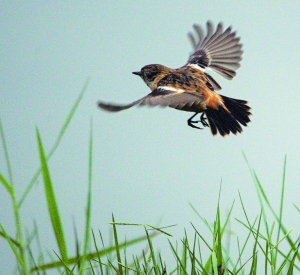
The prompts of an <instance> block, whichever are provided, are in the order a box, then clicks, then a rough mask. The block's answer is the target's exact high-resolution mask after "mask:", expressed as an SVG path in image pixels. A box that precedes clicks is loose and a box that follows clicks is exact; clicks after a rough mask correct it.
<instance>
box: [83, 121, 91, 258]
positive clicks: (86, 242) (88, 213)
mask: <svg viewBox="0 0 300 275" xmlns="http://www.w3.org/2000/svg"><path fill="white" fill-rule="evenodd" d="M92 162H93V123H92V121H91V129H90V141H89V160H88V163H89V166H88V195H87V207H86V214H85V216H86V222H85V238H84V250H83V256H85V255H87V251H88V248H89V239H90V230H91V228H90V227H91V211H92Z"/></svg>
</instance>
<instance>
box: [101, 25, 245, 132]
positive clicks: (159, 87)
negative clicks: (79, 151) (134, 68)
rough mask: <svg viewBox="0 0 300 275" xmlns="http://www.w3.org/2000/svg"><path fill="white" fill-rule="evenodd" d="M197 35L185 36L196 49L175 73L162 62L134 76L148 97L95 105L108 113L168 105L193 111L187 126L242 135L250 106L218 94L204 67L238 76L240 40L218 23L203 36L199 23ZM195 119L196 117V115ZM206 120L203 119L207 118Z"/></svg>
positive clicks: (224, 74)
mask: <svg viewBox="0 0 300 275" xmlns="http://www.w3.org/2000/svg"><path fill="white" fill-rule="evenodd" d="M193 27H194V30H195V34H193V33H189V34H188V36H189V39H190V41H191V43H192V46H193V48H194V52H193V53H192V54H191V55H190V57H189V59H188V61H187V63H186V64H185V65H184V66H183V67H180V68H178V69H172V68H168V67H166V66H164V65H160V64H150V65H146V66H144V67H143V68H142V69H141V70H140V71H138V72H133V74H135V75H138V76H140V77H141V78H142V79H143V81H144V82H145V83H146V84H147V86H148V87H149V88H150V89H151V93H149V94H148V95H146V96H144V97H142V98H141V99H139V100H136V101H134V102H132V103H130V104H126V105H119V104H110V103H103V102H101V101H99V102H98V106H99V107H100V108H102V109H104V110H107V111H110V112H119V111H122V110H126V109H128V108H131V107H132V106H142V105H148V106H158V105H160V106H168V107H171V108H174V109H177V110H181V111H187V112H194V113H195V114H193V116H191V117H190V118H189V119H188V120H187V123H188V125H189V126H191V127H193V128H196V129H203V128H201V127H199V126H197V125H199V124H198V123H201V124H202V126H203V127H210V130H211V133H212V134H213V135H216V134H217V133H218V132H219V133H220V135H221V136H226V135H228V134H230V133H233V134H237V133H241V132H242V127H241V125H243V126H247V123H249V122H250V118H249V116H250V115H251V113H250V109H251V108H250V107H249V106H248V105H247V101H245V100H240V99H234V98H230V97H226V96H223V95H220V94H218V93H217V92H216V91H218V90H220V89H221V86H220V85H219V84H218V82H217V81H216V80H215V79H214V78H213V77H212V76H211V75H210V74H209V73H208V72H207V70H208V69H210V70H212V71H214V72H216V73H218V74H220V75H221V76H222V77H224V78H226V79H229V80H231V79H232V78H233V77H234V76H235V75H236V72H235V71H236V70H237V69H238V68H239V67H240V61H241V60H242V54H243V51H242V44H240V38H239V37H236V32H233V31H232V30H231V27H228V28H227V29H225V30H223V24H222V23H219V24H218V25H217V28H216V30H215V31H214V28H213V25H212V23H211V22H209V21H208V22H207V23H206V28H207V31H206V35H204V32H203V30H202V28H201V27H200V26H199V25H194V26H193ZM197 115H199V119H198V120H197V119H195V117H196V116H197ZM205 116H206V117H205Z"/></svg>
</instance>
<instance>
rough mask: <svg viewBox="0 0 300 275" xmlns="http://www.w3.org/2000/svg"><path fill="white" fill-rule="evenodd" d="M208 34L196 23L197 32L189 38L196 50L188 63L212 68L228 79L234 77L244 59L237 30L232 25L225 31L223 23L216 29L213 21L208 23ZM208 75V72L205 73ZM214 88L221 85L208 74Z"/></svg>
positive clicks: (201, 67) (203, 68) (202, 68)
mask: <svg viewBox="0 0 300 275" xmlns="http://www.w3.org/2000/svg"><path fill="white" fill-rule="evenodd" d="M206 27H207V34H206V36H204V32H203V30H202V28H201V27H200V26H198V25H194V29H195V31H196V34H195V35H194V34H192V33H189V34H188V35H189V38H190V40H191V43H192V45H193V48H194V50H195V52H194V53H193V54H192V55H191V56H190V57H189V60H188V62H187V65H195V66H193V67H199V69H200V70H202V71H203V70H205V69H206V68H210V69H212V70H213V71H215V72H217V73H218V74H220V75H221V76H223V77H225V78H226V79H232V78H233V77H234V76H235V75H236V72H235V71H236V70H237V69H238V68H239V67H240V61H241V60H242V54H243V51H242V44H240V43H239V41H240V38H239V37H236V32H232V31H231V27H229V28H227V29H226V30H225V31H223V25H222V23H219V24H218V25H217V28H216V31H214V28H213V26H212V23H211V22H209V21H208V22H207V23H206ZM205 74H206V75H208V74H207V73H205ZM208 78H209V79H210V80H211V82H212V84H213V86H214V88H215V89H216V90H218V89H221V86H220V85H219V84H218V83H217V82H216V81H215V80H214V79H213V78H212V77H211V76H209V75H208Z"/></svg>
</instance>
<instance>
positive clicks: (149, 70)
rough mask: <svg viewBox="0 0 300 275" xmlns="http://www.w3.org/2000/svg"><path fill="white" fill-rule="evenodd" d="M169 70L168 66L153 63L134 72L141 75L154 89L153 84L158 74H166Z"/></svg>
mask: <svg viewBox="0 0 300 275" xmlns="http://www.w3.org/2000/svg"><path fill="white" fill-rule="evenodd" d="M167 72H168V68H167V67H165V66H163V65H159V64H151V65H147V66H145V67H143V68H142V69H141V70H140V71H139V72H133V74H135V75H139V76H140V77H141V78H142V79H143V80H144V82H145V83H146V84H147V85H148V86H149V88H150V89H151V90H153V84H154V81H155V79H156V78H157V76H159V75H165V74H166V73H167Z"/></svg>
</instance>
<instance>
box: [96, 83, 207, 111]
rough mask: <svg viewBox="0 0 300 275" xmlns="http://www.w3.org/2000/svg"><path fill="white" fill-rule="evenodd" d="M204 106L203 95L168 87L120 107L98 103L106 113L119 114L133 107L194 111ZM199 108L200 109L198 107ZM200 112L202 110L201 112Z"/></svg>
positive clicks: (158, 89) (160, 88)
mask: <svg viewBox="0 0 300 275" xmlns="http://www.w3.org/2000/svg"><path fill="white" fill-rule="evenodd" d="M201 103H202V104H203V96H202V94H196V93H192V92H186V91H183V90H175V89H173V88H168V87H159V88H157V89H156V90H154V91H153V92H151V93H150V94H148V95H146V96H145V97H143V98H141V99H139V100H136V101H134V102H132V103H130V104H125V105H119V104H111V103H103V102H98V106H99V107H100V108H102V109H104V110H106V111H110V112H119V111H122V110H126V109H129V108H131V107H132V106H143V105H148V106H164V107H166V106H168V107H172V108H175V109H182V110H190V109H192V111H193V110H194V108H197V106H199V104H201ZM198 108H199V107H198ZM199 111H200V110H199Z"/></svg>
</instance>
